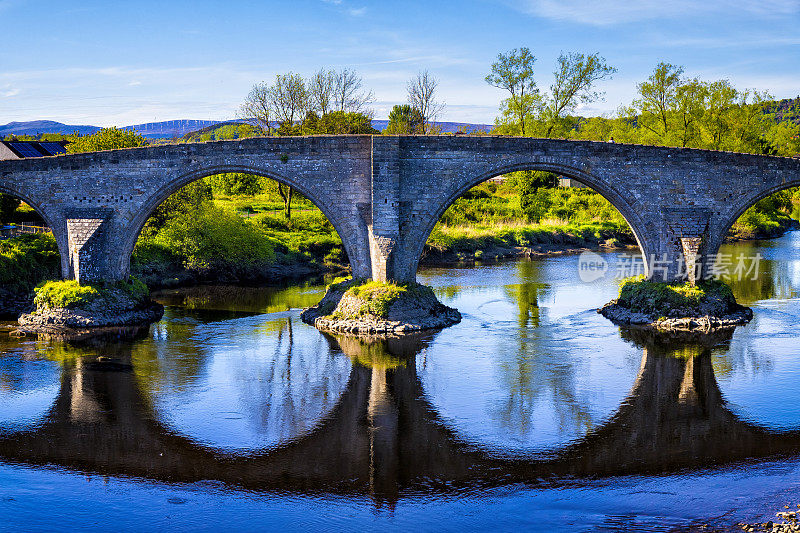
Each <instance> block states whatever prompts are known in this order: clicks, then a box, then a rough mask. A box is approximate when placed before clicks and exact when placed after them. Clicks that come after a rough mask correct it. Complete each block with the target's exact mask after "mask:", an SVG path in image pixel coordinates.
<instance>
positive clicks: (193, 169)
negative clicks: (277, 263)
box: [0, 136, 800, 281]
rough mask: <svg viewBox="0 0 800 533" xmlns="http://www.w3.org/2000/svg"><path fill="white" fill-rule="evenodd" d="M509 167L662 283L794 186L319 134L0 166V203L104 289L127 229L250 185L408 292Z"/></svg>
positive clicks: (567, 154)
mask: <svg viewBox="0 0 800 533" xmlns="http://www.w3.org/2000/svg"><path fill="white" fill-rule="evenodd" d="M518 170H544V171H551V172H555V173H558V174H561V175H564V176H568V177H570V178H573V179H575V180H577V181H579V182H581V183H584V184H586V185H588V186H590V187H591V188H593V189H594V190H596V191H597V192H599V193H600V194H602V195H603V196H604V197H605V198H606V199H608V200H609V201H610V202H611V203H612V204H613V205H614V206H615V207H616V208H617V209H618V210H619V211H620V213H621V214H622V215H623V216H624V217H625V219H626V220H627V221H628V224H630V227H631V229H632V230H633V233H634V235H635V236H636V239H637V241H638V243H639V247H640V249H641V251H642V253H643V256H644V258H645V264H646V268H647V269H648V272H649V273H651V274H652V275H653V277H655V278H659V279H660V278H664V279H669V280H671V279H679V278H680V277H681V276H682V275H683V274H682V271H685V269H682V268H681V265H682V264H684V260H686V261H687V263H686V264H690V265H695V262H696V260H697V258H698V257H702V258H708V257H711V256H713V254H715V253H716V252H717V250H718V249H719V246H720V245H721V243H722V241H723V239H724V237H725V234H726V233H727V230H728V228H729V227H730V226H731V224H732V223H733V222H734V221H735V220H736V219H737V218H738V217H739V216H740V215H741V214H742V213H743V212H744V210H745V209H747V208H748V207H749V206H751V205H752V204H753V203H755V202H756V201H758V200H759V199H761V198H763V197H765V196H768V195H769V194H772V193H774V192H776V191H779V190H781V189H784V188H787V187H790V186H794V185H800V159H792V158H780V157H770V156H758V155H748V154H738V153H729V152H715V151H708V150H695V149H681V148H663V147H654V146H639V145H624V144H609V143H599V142H590V141H563V140H553V139H533V138H524V137H496V136H486V137H469V136H319V137H267V138H251V139H241V140H233V141H218V142H209V143H198V144H177V145H165V146H152V147H145V148H132V149H124V150H111V151H105V152H96V153H86V154H77V155H68V156H58V157H48V158H37V159H23V160H12V161H0V192H4V193H8V194H12V195H15V196H18V197H19V198H21V199H22V200H24V201H25V202H27V203H28V204H30V205H31V206H32V207H33V208H34V209H35V210H36V211H38V212H39V214H40V215H41V216H42V217H43V218H44V219H45V221H46V222H47V224H48V225H49V226H50V227H51V228H52V229H53V233H54V235H55V237H56V240H57V242H58V247H59V250H60V252H61V258H62V274H63V276H64V277H65V278H70V277H72V278H76V279H78V280H82V281H90V280H98V279H112V280H113V279H120V278H124V277H125V276H127V274H128V270H129V263H130V256H131V253H132V251H133V248H134V245H135V243H136V239H137V237H138V235H139V232H140V231H141V229H142V227H143V225H144V223H145V221H146V220H147V218H148V217H149V216H150V214H151V213H152V212H153V210H154V209H155V208H156V207H157V206H158V205H159V204H160V203H161V202H163V201H164V200H165V199H166V198H167V197H168V196H170V195H171V194H172V193H174V192H175V191H177V190H178V189H179V188H181V187H182V186H184V185H186V184H188V183H190V182H192V181H194V180H197V179H200V178H203V177H205V176H210V175H213V174H218V173H222V172H245V173H250V174H257V175H261V176H266V177H269V178H272V179H275V180H277V181H279V182H282V183H285V184H287V185H290V186H292V187H294V188H295V189H296V190H297V191H299V192H301V193H302V194H303V195H305V196H306V197H308V198H309V199H310V200H311V201H312V202H313V203H314V204H316V205H317V206H318V207H319V208H320V209H321V210H322V212H323V213H324V214H325V216H327V217H328V219H329V220H330V221H331V223H332V224H333V226H334V227H335V228H336V231H337V232H338V233H339V235H340V236H341V238H342V242H343V243H344V248H345V250H346V252H347V255H348V257H349V259H350V264H351V266H352V270H353V275H354V276H355V277H361V278H369V277H371V278H373V279H377V280H387V279H393V280H398V281H411V280H414V279H415V276H416V272H417V267H418V264H419V260H420V257H421V255H422V252H423V248H424V245H425V241H426V240H427V238H428V236H429V235H430V232H431V231H432V230H433V227H434V225H435V224H436V222H437V220H438V219H439V217H440V216H441V215H442V214H443V213H444V211H445V210H446V209H447V207H448V206H449V205H450V204H451V203H452V202H453V201H455V200H456V199H457V198H458V197H459V196H461V195H462V194H463V193H464V192H466V191H467V190H469V189H470V188H471V187H473V186H475V185H477V184H479V183H481V182H483V181H485V180H487V179H489V178H491V177H494V176H497V175H500V174H504V173H507V172H512V171H518ZM654 259H655V260H654ZM703 260H704V259H703ZM698 266H700V267H701V268H702V266H703V265H702V260H701V261H700V262H699V263H698Z"/></svg>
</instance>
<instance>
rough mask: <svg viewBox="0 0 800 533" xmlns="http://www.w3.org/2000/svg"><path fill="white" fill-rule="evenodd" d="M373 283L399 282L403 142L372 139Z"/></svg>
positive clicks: (376, 137) (371, 252) (378, 137)
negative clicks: (398, 259) (401, 148)
mask: <svg viewBox="0 0 800 533" xmlns="http://www.w3.org/2000/svg"><path fill="white" fill-rule="evenodd" d="M368 230H369V255H370V260H371V262H372V279H373V280H375V281H390V280H392V281H410V280H405V279H402V280H401V279H398V278H397V274H398V273H399V272H398V270H397V269H396V268H395V265H394V263H395V260H396V257H397V255H398V254H397V253H396V250H395V249H396V247H397V245H398V242H399V240H400V138H399V137H395V136H391V137H384V136H380V135H374V136H373V137H372V217H371V220H370V222H369V225H368Z"/></svg>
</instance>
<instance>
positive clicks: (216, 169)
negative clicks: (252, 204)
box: [114, 165, 358, 270]
mask: <svg viewBox="0 0 800 533" xmlns="http://www.w3.org/2000/svg"><path fill="white" fill-rule="evenodd" d="M224 173H241V174H253V175H256V176H261V177H265V178H269V179H271V180H275V181H277V182H280V183H281V184H283V185H288V186H289V187H292V188H293V189H295V190H296V191H298V192H300V194H302V195H303V196H305V197H306V198H308V199H309V200H310V201H311V203H313V204H314V205H315V206H316V207H317V208H318V209H319V210H320V211H322V214H323V215H325V217H326V218H327V219H328V221H330V223H331V224H332V225H333V228H334V229H335V230H336V232H337V233H338V234H339V237H340V238H341V239H342V245H343V246H344V249H345V252H346V253H347V257H348V260H349V261H350V263H351V267H352V266H353V260H354V259H355V258H357V257H358V251H357V247H356V244H355V243H354V242H352V239H351V238H350V236H349V233H348V232H346V231H343V221H342V220H341V219H340V218H339V216H338V215H339V214H338V213H335V212H334V211H332V210H331V209H330V206H328V205H326V203H325V202H324V201H322V198H320V196H319V195H318V194H317V193H316V192H315V191H313V190H312V189H310V188H309V187H307V186H306V185H304V184H303V182H302V181H300V180H295V179H289V178H287V177H285V176H282V175H280V174H278V173H276V172H273V171H271V170H267V169H263V168H255V167H249V166H242V165H215V166H211V167H209V168H203V169H199V170H194V171H191V172H187V173H185V174H181V175H180V176H178V177H177V178H175V179H173V180H171V181H169V182H168V183H167V184H166V185H163V186H162V187H160V188H159V189H158V190H156V191H155V192H154V193H152V194H150V195H149V196H148V199H147V200H146V202H145V203H144V204H143V206H142V208H141V209H139V210H138V212H137V214H136V217H135V218H134V219H133V221H132V222H131V225H130V228H131V231H129V232H127V233H126V234H125V237H124V241H123V243H122V246H121V249H122V250H121V253H120V254H119V255H118V256H117V258H116V260H117V261H118V265H116V266H115V267H114V269H115V270H119V269H122V268H124V265H126V264H127V263H128V261H129V260H130V257H131V255H132V254H133V249H134V247H135V246H136V241H137V239H138V238H139V234H140V233H141V232H142V228H144V225H145V223H146V222H147V219H148V218H150V215H152V214H153V211H155V210H156V208H157V207H158V206H159V205H161V204H162V203H164V202H165V201H166V200H167V198H169V197H170V196H172V195H173V194H174V193H176V192H177V191H178V190H180V189H181V188H182V187H184V186H186V185H188V184H190V183H192V182H195V181H197V180H200V179H203V178H206V177H208V176H214V175H216V174H224Z"/></svg>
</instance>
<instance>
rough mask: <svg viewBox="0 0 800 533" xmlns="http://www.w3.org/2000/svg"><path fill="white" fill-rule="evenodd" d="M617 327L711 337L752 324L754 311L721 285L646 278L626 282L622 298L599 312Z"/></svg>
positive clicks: (713, 281) (624, 281) (714, 282)
mask: <svg viewBox="0 0 800 533" xmlns="http://www.w3.org/2000/svg"><path fill="white" fill-rule="evenodd" d="M597 312H598V313H600V314H601V315H603V316H604V317H606V318H608V319H609V320H611V321H612V322H614V323H615V324H617V325H623V326H637V327H640V328H644V329H651V330H653V331H658V332H675V331H686V332H695V333H709V332H712V331H717V330H720V329H727V328H734V327H736V326H741V325H744V324H747V323H748V322H750V320H751V319H752V318H753V311H752V309H750V308H749V307H745V306H743V305H740V304H738V303H737V302H736V298H735V297H734V296H733V292H732V291H731V289H730V287H729V286H728V285H726V284H725V283H722V282H721V281H716V280H710V281H703V282H700V283H698V284H696V285H693V284H691V283H689V282H688V281H686V282H675V283H663V282H655V281H649V280H647V279H645V278H644V277H642V276H638V277H634V278H628V279H626V280H623V282H622V284H621V287H620V292H619V298H617V299H616V300H612V301H611V302H609V303H608V304H606V305H604V306H603V307H601V308H600V309H598V310H597Z"/></svg>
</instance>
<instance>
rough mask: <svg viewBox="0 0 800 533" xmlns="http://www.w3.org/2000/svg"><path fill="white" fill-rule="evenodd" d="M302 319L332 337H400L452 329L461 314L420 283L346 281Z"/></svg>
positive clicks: (329, 289) (332, 290) (307, 310)
mask: <svg viewBox="0 0 800 533" xmlns="http://www.w3.org/2000/svg"><path fill="white" fill-rule="evenodd" d="M300 318H301V319H302V320H303V322H305V323H306V324H310V325H312V326H314V327H316V328H317V329H319V330H322V331H327V332H331V333H342V334H350V335H358V336H363V335H370V336H375V335H380V336H398V335H403V334H407V333H413V332H418V331H424V330H429V329H437V328H444V327H447V326H452V325H453V324H456V323H458V322H460V321H461V313H459V312H458V310H456V309H453V308H452V307H447V306H446V305H444V304H442V303H441V302H440V301H439V300H438V299H437V298H436V295H435V294H434V293H433V289H431V288H430V287H427V286H425V285H420V284H419V283H403V284H401V283H385V282H379V281H366V280H359V279H346V280H341V281H338V282H335V283H333V284H331V285H329V286H328V290H327V292H326V294H325V297H324V298H323V299H322V301H320V302H319V303H318V304H317V305H315V306H314V307H310V308H308V309H306V310H305V311H303V313H302V314H301V315H300Z"/></svg>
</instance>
